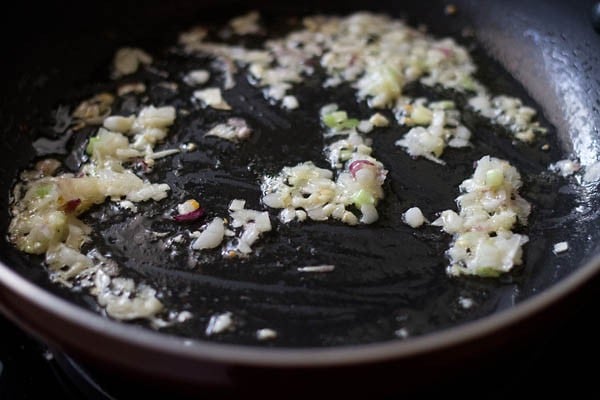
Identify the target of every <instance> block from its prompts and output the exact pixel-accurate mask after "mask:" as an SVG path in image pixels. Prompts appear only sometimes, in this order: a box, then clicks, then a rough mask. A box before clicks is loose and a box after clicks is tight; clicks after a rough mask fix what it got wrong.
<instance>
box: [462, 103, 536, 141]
mask: <svg viewBox="0 0 600 400" xmlns="http://www.w3.org/2000/svg"><path fill="white" fill-rule="evenodd" d="M469 106H471V108H473V109H474V110H475V111H477V112H478V113H479V114H481V115H483V116H484V117H486V118H489V119H490V120H491V121H492V122H494V123H496V124H499V125H502V126H504V127H506V128H507V129H508V130H510V131H511V132H512V134H513V135H514V137H515V138H516V139H518V140H520V141H523V142H532V141H533V140H534V139H535V137H536V134H537V133H545V132H546V129H545V128H542V127H541V126H540V123H539V122H538V121H535V120H534V118H535V115H536V111H535V110H534V109H533V108H531V107H527V106H524V105H523V102H522V101H521V100H519V99H517V98H515V97H509V96H496V97H491V96H489V95H488V94H486V93H485V92H482V93H480V94H478V95H477V96H475V97H472V98H471V99H470V100H469Z"/></svg>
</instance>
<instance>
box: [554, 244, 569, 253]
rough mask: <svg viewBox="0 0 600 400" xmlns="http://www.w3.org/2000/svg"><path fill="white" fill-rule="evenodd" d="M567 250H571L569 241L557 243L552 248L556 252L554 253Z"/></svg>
mask: <svg viewBox="0 0 600 400" xmlns="http://www.w3.org/2000/svg"><path fill="white" fill-rule="evenodd" d="M567 250H569V243H567V242H559V243H555V244H554V247H553V249H552V251H553V252H554V254H559V253H563V252H565V251H567Z"/></svg>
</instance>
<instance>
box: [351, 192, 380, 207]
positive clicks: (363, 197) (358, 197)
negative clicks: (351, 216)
mask: <svg viewBox="0 0 600 400" xmlns="http://www.w3.org/2000/svg"><path fill="white" fill-rule="evenodd" d="M352 203H354V204H355V205H356V207H358V208H360V207H362V206H364V205H367V204H375V197H373V195H372V194H371V193H369V192H368V191H366V190H364V189H360V190H359V191H358V192H356V193H355V194H354V195H353V196H352Z"/></svg>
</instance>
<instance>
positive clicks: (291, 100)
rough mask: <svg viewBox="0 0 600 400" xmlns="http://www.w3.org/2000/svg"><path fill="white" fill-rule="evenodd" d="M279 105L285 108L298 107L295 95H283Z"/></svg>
mask: <svg viewBox="0 0 600 400" xmlns="http://www.w3.org/2000/svg"><path fill="white" fill-rule="evenodd" d="M281 105H282V106H283V108H285V109H287V110H294V109H296V108H298V106H299V105H300V104H299V103H298V99H297V98H296V97H295V96H285V97H284V98H283V100H282V102H281Z"/></svg>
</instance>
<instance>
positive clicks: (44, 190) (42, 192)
mask: <svg viewBox="0 0 600 400" xmlns="http://www.w3.org/2000/svg"><path fill="white" fill-rule="evenodd" d="M50 190H52V186H50V185H41V186H38V188H37V189H35V195H36V196H37V197H39V198H44V197H46V196H48V194H50Z"/></svg>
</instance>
